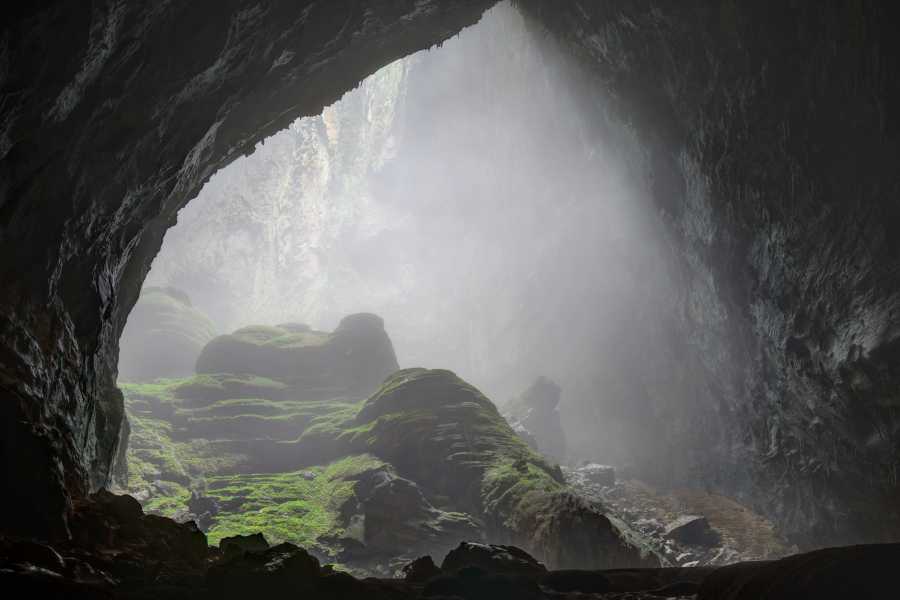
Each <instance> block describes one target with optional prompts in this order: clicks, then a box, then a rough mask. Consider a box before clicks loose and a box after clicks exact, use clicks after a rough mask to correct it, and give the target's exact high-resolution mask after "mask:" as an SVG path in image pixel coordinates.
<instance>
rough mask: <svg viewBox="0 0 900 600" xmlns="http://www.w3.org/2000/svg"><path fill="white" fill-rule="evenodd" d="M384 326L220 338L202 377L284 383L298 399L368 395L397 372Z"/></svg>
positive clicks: (361, 317)
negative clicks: (234, 376) (234, 375)
mask: <svg viewBox="0 0 900 600" xmlns="http://www.w3.org/2000/svg"><path fill="white" fill-rule="evenodd" d="M397 368H398V365H397V356H396V355H395V354H394V347H393V345H392V344H391V340H390V338H389V337H388V335H387V333H385V331H384V321H382V320H381V318H379V317H378V316H376V315H372V314H365V313H362V314H356V315H350V316H348V317H345V318H344V319H342V320H341V322H340V324H339V325H338V327H337V329H335V330H334V332H333V333H325V332H321V331H312V330H311V329H309V328H308V327H306V326H298V325H296V324H290V323H289V324H285V325H279V326H273V327H269V326H261V325H254V326H250V327H244V328H243V329H238V330H237V331H235V332H234V333H232V334H229V335H223V336H219V337H217V338H215V339H213V340H212V341H211V342H210V343H209V344H207V345H206V346H205V347H204V348H203V350H202V352H201V353H200V356H199V357H198V358H197V366H196V370H197V373H201V374H202V373H237V374H250V375H258V376H261V377H267V378H270V379H275V380H278V381H283V382H286V383H288V384H290V385H291V387H292V388H293V389H294V390H295V391H296V394H299V395H302V394H307V395H308V396H309V397H313V398H315V397H321V396H322V395H325V394H328V393H331V394H333V395H339V394H341V393H344V394H348V395H366V394H368V393H371V392H372V391H374V390H375V389H376V388H377V387H378V385H379V384H380V383H381V382H382V381H383V380H384V378H385V377H387V376H388V375H390V374H391V373H392V372H394V371H396V370H397Z"/></svg>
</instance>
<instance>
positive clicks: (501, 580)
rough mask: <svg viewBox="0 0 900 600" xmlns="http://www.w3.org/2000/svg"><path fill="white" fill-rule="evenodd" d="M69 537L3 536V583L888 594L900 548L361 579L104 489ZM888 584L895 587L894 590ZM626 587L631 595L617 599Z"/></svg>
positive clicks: (188, 590)
mask: <svg viewBox="0 0 900 600" xmlns="http://www.w3.org/2000/svg"><path fill="white" fill-rule="evenodd" d="M72 526H73V539H72V540H70V541H69V542H66V543H62V544H57V545H55V546H53V547H51V546H49V545H46V544H41V543H38V542H34V541H30V540H20V539H15V538H5V537H0V586H2V589H3V590H4V592H6V593H8V592H15V591H18V590H22V589H27V590H28V592H29V594H31V595H32V596H34V597H41V598H76V599H88V598H104V599H106V598H129V599H136V598H153V599H154V600H168V599H175V598H199V599H206V598H209V599H210V600H212V599H216V600H221V599H232V598H233V599H235V600H237V599H241V600H245V599H247V598H262V599H265V598H291V597H297V598H299V597H302V598H308V599H322V600H325V599H328V600H337V599H346V600H350V599H356V598H366V599H368V598H373V599H376V600H378V599H382V598H384V599H392V600H414V599H417V598H436V597H444V598H446V597H457V598H463V599H464V600H481V599H485V600H505V599H509V600H528V599H534V600H543V599H550V598H555V599H563V598H570V599H572V600H575V599H576V598H577V599H580V600H586V599H589V598H597V599H600V598H623V597H628V598H631V599H634V600H640V599H642V598H646V599H650V598H659V597H672V596H678V597H683V596H689V597H691V596H693V595H694V594H695V593H696V592H697V589H698V587H700V586H701V585H702V587H700V595H699V598H700V600H750V599H752V600H757V599H769V600H781V599H785V600H786V599H788V598H790V599H791V600H797V599H800V598H816V600H820V599H822V598H825V599H830V598H835V599H837V598H841V599H842V600H844V599H849V598H853V599H855V600H866V599H869V598H892V597H895V596H894V595H892V594H891V592H896V584H895V581H894V579H895V578H894V571H893V569H894V568H895V566H896V564H897V560H898V558H900V545H897V544H893V545H880V546H879V545H875V546H851V547H845V548H832V549H827V550H821V551H817V552H812V553H808V554H801V555H796V556H792V557H789V558H787V559H784V560H780V561H774V562H767V563H744V564H737V565H732V566H729V567H723V568H720V569H718V570H712V569H699V568H694V569H687V568H665V569H615V570H607V571H585V570H567V571H547V570H546V569H545V568H544V567H543V565H541V564H540V563H539V562H538V561H536V560H535V559H534V558H532V557H531V556H529V555H528V554H527V553H525V552H524V551H522V550H521V549H519V548H515V547H511V546H496V545H487V544H472V543H463V544H460V545H459V546H458V547H457V548H456V549H455V550H453V551H452V552H450V553H449V555H448V556H447V558H446V559H445V560H444V564H443V565H442V568H441V569H438V568H437V567H436V566H434V562H433V561H432V560H431V558H430V557H423V558H420V559H417V560H416V561H414V562H413V563H412V564H411V565H410V567H409V568H407V569H405V571H406V573H407V575H408V576H407V578H406V580H396V579H395V580H387V579H373V578H368V579H362V580H360V579H356V578H354V577H352V576H350V575H348V574H346V573H341V572H337V571H335V570H334V569H333V568H332V567H331V566H329V565H325V566H322V565H320V563H319V561H318V560H317V559H316V558H315V557H313V556H311V555H310V554H309V553H308V552H307V551H306V550H304V549H303V548H299V547H297V546H295V545H293V544H287V543H282V544H278V545H276V546H273V547H269V546H268V544H266V543H265V540H263V539H262V538H261V537H255V536H247V537H244V538H241V539H237V540H229V541H228V542H227V543H225V544H223V546H225V547H226V549H225V552H224V553H223V552H222V551H220V549H219V548H215V547H208V546H207V545H206V538H205V536H204V535H203V533H202V532H200V531H199V530H198V529H197V528H196V526H194V525H193V523H187V524H179V523H176V522H174V521H172V520H170V519H166V518H163V517H156V516H153V515H145V514H143V512H142V510H141V508H140V505H139V504H138V503H137V501H136V500H134V499H133V498H131V497H129V496H116V495H114V494H110V493H108V492H99V493H97V494H95V495H93V496H91V497H90V498H87V499H85V500H83V501H81V502H79V503H78V504H77V505H76V507H75V510H74V512H73V519H72ZM891 586H894V587H891ZM623 594H628V595H627V596H623Z"/></svg>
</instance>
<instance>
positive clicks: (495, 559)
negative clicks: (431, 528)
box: [441, 542, 547, 577]
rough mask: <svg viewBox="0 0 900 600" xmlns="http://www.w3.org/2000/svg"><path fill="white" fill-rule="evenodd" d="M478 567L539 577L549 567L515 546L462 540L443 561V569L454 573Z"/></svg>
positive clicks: (487, 571)
mask: <svg viewBox="0 0 900 600" xmlns="http://www.w3.org/2000/svg"><path fill="white" fill-rule="evenodd" d="M469 567H477V568H478V569H481V570H482V571H484V572H486V573H505V574H515V575H528V576H532V577H538V576H541V575H544V574H545V573H546V572H547V568H546V567H545V566H544V565H542V564H541V563H539V562H538V561H537V560H535V558H534V557H533V556H531V555H530V554H528V553H527V552H525V551H524V550H522V549H521V548H516V547H515V546H501V545H498V544H480V543H476V542H462V543H461V544H460V545H459V546H457V547H456V548H454V549H453V550H452V551H450V553H449V554H447V556H446V557H445V558H444V562H443V563H441V570H442V571H444V572H445V573H453V572H456V571H460V570H462V569H465V568H469Z"/></svg>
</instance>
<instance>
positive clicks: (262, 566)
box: [206, 543, 321, 600]
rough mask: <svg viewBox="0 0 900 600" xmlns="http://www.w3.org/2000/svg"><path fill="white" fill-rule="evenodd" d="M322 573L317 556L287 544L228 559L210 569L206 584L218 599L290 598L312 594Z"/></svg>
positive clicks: (244, 553)
mask: <svg viewBox="0 0 900 600" xmlns="http://www.w3.org/2000/svg"><path fill="white" fill-rule="evenodd" d="M320 575H321V573H320V568H319V561H318V560H317V559H316V558H315V557H314V556H312V555H310V554H309V553H308V552H307V551H306V550H304V549H303V548H298V547H297V546H294V545H293V544H287V543H285V544H279V545H277V546H273V547H271V548H267V549H266V550H264V551H262V552H243V553H240V554H237V555H233V556H231V557H230V558H225V559H224V560H223V561H221V562H219V563H217V564H215V565H213V566H212V567H210V568H209V571H208V572H207V574H206V585H207V587H208V588H209V591H210V593H211V594H212V596H213V597H215V598H224V599H230V598H235V599H240V600H245V599H246V598H248V597H273V598H287V597H298V596H302V595H304V592H305V593H306V594H307V595H310V592H311V591H312V590H314V589H315V587H316V586H317V584H318V579H319V577H320Z"/></svg>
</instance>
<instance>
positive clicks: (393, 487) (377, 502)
mask: <svg viewBox="0 0 900 600" xmlns="http://www.w3.org/2000/svg"><path fill="white" fill-rule="evenodd" d="M354 479H355V480H356V481H357V483H356V486H355V488H354V494H355V496H356V507H355V511H354V512H358V513H360V514H361V515H362V517H363V519H362V524H363V529H364V533H363V541H364V543H365V545H366V548H367V551H368V552H369V553H376V554H382V555H391V554H394V553H397V552H398V550H402V551H404V552H429V553H432V552H433V553H435V554H444V553H445V552H447V550H449V549H450V548H452V547H453V546H454V545H456V544H458V543H459V542H460V541H461V540H463V539H466V538H472V537H477V536H479V535H480V533H481V527H480V526H479V524H478V523H476V522H475V521H473V520H472V519H471V518H470V517H468V516H467V515H463V514H459V513H446V512H444V511H441V510H438V509H436V508H435V507H434V506H432V504H431V503H430V502H429V501H428V500H427V499H426V498H425V495H424V494H423V493H422V490H421V489H420V488H419V486H418V485H416V484H415V483H414V482H412V481H410V480H408V479H404V478H402V477H398V476H397V475H396V474H394V473H393V472H391V470H390V469H386V468H382V469H375V470H372V471H367V472H366V473H363V474H361V475H359V476H357V477H355V478H354ZM345 510H347V509H345Z"/></svg>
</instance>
